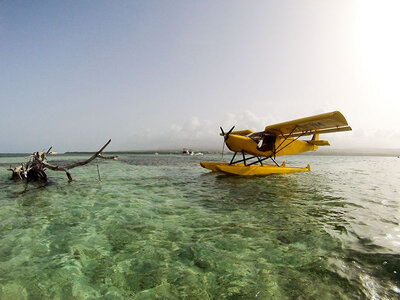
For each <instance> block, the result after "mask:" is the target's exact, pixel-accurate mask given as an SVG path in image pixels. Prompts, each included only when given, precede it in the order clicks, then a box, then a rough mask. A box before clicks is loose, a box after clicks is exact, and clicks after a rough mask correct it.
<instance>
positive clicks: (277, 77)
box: [0, 0, 400, 153]
mask: <svg viewBox="0 0 400 300" xmlns="http://www.w3.org/2000/svg"><path fill="white" fill-rule="evenodd" d="M399 11H400V1H397V0H379V1H372V0H360V1H356V0H335V1H333V0H332V1H328V0H280V1H268V0H265V1H257V0H250V1H235V0H229V1H228V0H226V1H218V0H212V1H207V0H205V1H194V0H193V1H190V0H188V1H173V0H171V1H169V0H168V1H161V0H159V1H151V0H149V1H117V0H114V1H101V0H99V1H88V0H81V1H73V0H71V1H18V0H0V108H1V117H0V153H6V152H13V153H14V152H33V151H40V150H43V149H47V148H48V147H49V146H53V150H54V151H58V152H64V151H95V150H97V149H98V148H100V147H101V146H102V145H103V144H104V143H105V142H106V141H107V140H108V139H109V138H111V139H112V143H111V144H110V146H109V147H108V148H107V150H108V151H116V150H126V151H129V150H161V149H181V148H183V147H188V148H193V149H195V150H205V149H220V148H221V146H222V138H221V137H220V136H219V126H222V127H223V128H225V129H226V130H227V129H229V128H231V127H232V126H233V125H235V126H236V128H237V129H252V130H254V131H261V130H263V129H264V128H265V126H266V125H271V124H274V123H278V122H283V121H288V120H292V119H297V118H302V117H306V116H310V115H314V114H319V113H324V112H329V111H334V110H339V111H340V112H342V113H343V115H344V116H345V117H346V119H347V121H348V123H349V125H350V126H351V127H352V128H353V131H351V132H342V133H334V134H329V135H325V136H324V137H323V138H324V139H326V140H329V141H330V143H331V145H332V146H331V147H332V148H340V149H353V148H362V147H367V148H369V147H372V148H400V121H399V117H398V115H399V113H400V54H399V53H400V35H399V34H398V32H399V29H400V18H398V12H399Z"/></svg>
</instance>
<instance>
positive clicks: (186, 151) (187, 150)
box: [182, 148, 194, 155]
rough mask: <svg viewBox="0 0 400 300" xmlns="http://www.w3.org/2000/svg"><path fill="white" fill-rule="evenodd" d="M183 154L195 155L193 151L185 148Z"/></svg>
mask: <svg viewBox="0 0 400 300" xmlns="http://www.w3.org/2000/svg"><path fill="white" fill-rule="evenodd" d="M182 154H185V155H193V154H194V153H193V151H192V149H188V148H183V150H182Z"/></svg>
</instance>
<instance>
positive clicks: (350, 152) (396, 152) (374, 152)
mask: <svg viewBox="0 0 400 300" xmlns="http://www.w3.org/2000/svg"><path fill="white" fill-rule="evenodd" d="M198 152H201V153H203V154H221V151H217V150H208V151H195V153H198ZM93 153H95V152H94V151H93V152H90V151H68V152H64V153H59V154H58V155H91V154H93ZM156 153H157V154H163V155H166V154H173V155H185V154H183V153H182V151H181V150H132V151H109V152H104V154H105V155H126V154H128V155H129V154H132V155H139V154H147V155H154V154H156ZM31 154H32V153H0V157H25V156H29V155H31ZM230 154H231V153H230V152H225V155H230ZM296 155H316V156H383V157H398V156H400V149H368V150H366V149H321V150H318V151H312V152H305V153H299V154H296Z"/></svg>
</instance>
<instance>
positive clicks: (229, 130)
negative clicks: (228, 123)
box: [226, 126, 235, 135]
mask: <svg viewBox="0 0 400 300" xmlns="http://www.w3.org/2000/svg"><path fill="white" fill-rule="evenodd" d="M234 128H235V126H232V128H231V129H230V130H229V131H228V133H227V134H226V135H230V133H231V132H232V130H233V129H234Z"/></svg>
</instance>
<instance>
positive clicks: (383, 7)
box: [359, 0, 400, 102]
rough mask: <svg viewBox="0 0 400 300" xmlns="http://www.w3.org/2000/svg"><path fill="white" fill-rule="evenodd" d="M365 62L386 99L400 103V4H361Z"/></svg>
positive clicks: (395, 0) (390, 0) (391, 0)
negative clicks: (399, 101) (399, 15)
mask: <svg viewBox="0 0 400 300" xmlns="http://www.w3.org/2000/svg"><path fill="white" fill-rule="evenodd" d="M359 3H360V19H359V37H360V52H361V57H362V61H363V63H364V66H365V68H366V71H367V72H368V73H369V74H368V75H369V77H370V78H371V79H372V80H373V82H374V83H375V84H376V88H377V89H378V90H379V94H380V95H381V96H383V97H385V100H389V101H391V102H392V101H398V100H399V99H398V97H399V95H400V92H399V78H400V76H399V75H400V74H399V73H400V35H399V30H400V18H399V17H398V14H399V12H400V1H398V0H384V1H374V0H366V1H360V2H359Z"/></svg>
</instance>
